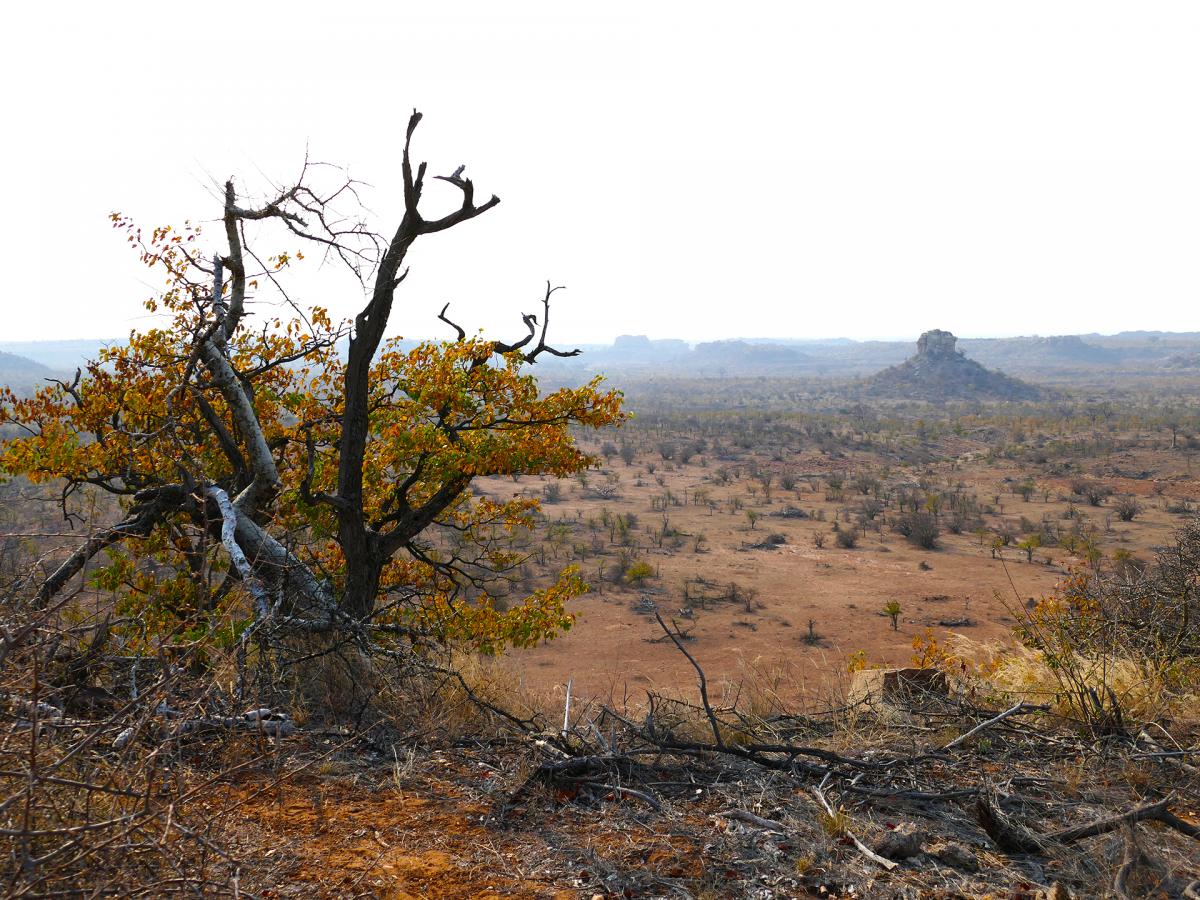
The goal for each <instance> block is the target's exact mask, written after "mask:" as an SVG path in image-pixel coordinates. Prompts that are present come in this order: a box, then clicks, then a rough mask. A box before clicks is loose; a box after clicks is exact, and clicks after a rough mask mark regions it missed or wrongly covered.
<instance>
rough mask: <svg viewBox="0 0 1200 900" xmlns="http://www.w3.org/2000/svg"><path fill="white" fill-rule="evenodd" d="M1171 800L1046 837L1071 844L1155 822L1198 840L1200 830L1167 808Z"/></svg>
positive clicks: (1147, 805) (1137, 808) (1146, 805)
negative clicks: (1135, 825) (1143, 823)
mask: <svg viewBox="0 0 1200 900" xmlns="http://www.w3.org/2000/svg"><path fill="white" fill-rule="evenodd" d="M1171 799H1172V798H1171V796H1170V795H1168V796H1166V797H1163V799H1161V800H1159V801H1157V802H1155V803H1146V804H1143V805H1142V806H1135V807H1134V808H1133V809H1131V810H1128V811H1127V812H1123V813H1121V814H1120V815H1116V816H1109V817H1108V818H1104V819H1097V820H1096V821H1095V822H1089V823H1088V824H1087V825H1076V826H1074V827H1073V828H1064V829H1062V830H1061V831H1055V832H1053V833H1051V834H1048V835H1046V837H1047V839H1049V840H1052V841H1058V842H1059V843H1060V844H1071V843H1074V842H1075V841H1078V840H1082V839H1083V838H1086V837H1095V836H1096V835H1098V834H1106V833H1107V832H1109V831H1115V830H1116V829H1118V828H1120V827H1121V826H1122V825H1125V824H1130V825H1132V824H1133V823H1134V822H1144V821H1156V822H1161V823H1162V824H1164V825H1166V826H1168V827H1170V828H1174V829H1175V830H1176V831H1178V832H1179V833H1180V834H1186V835H1187V836H1188V837H1192V838H1196V839H1197V840H1200V828H1198V827H1196V826H1195V825H1192V824H1190V823H1188V822H1185V821H1184V820H1183V819H1181V818H1179V817H1178V816H1176V815H1175V814H1174V813H1172V812H1171V810H1170V809H1169V808H1168V807H1169V806H1170V803H1171Z"/></svg>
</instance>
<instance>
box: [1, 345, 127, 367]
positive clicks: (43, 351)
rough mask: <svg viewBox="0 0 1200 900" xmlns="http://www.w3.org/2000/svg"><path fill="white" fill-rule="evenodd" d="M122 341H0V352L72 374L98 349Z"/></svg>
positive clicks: (92, 357)
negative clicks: (17, 355) (22, 357)
mask: <svg viewBox="0 0 1200 900" xmlns="http://www.w3.org/2000/svg"><path fill="white" fill-rule="evenodd" d="M122 343H124V341H118V340H101V339H99V338H87V339H84V340H70V341H0V352H5V353H16V354H19V355H20V356H24V357H25V358H27V359H30V360H33V361H34V362H38V363H41V364H42V365H43V366H49V367H50V368H51V369H54V370H55V371H58V372H74V371H75V369H76V368H78V367H79V366H82V365H83V364H84V363H86V362H87V361H88V360H92V359H95V358H96V357H97V356H98V355H99V353H100V348H102V347H107V346H109V345H110V344H122Z"/></svg>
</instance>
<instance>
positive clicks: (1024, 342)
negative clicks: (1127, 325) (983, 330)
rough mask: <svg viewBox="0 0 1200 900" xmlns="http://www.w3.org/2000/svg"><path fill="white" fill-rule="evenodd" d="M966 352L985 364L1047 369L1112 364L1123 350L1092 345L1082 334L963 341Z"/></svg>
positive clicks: (1117, 359) (1118, 358)
mask: <svg viewBox="0 0 1200 900" xmlns="http://www.w3.org/2000/svg"><path fill="white" fill-rule="evenodd" d="M962 345H963V350H964V351H969V352H970V354H971V356H972V357H973V358H975V359H977V360H979V361H980V362H981V363H984V364H986V365H990V366H1003V367H1005V368H1008V367H1013V368H1021V369H1044V368H1060V367H1061V368H1070V367H1075V366H1081V365H1082V366H1090V365H1097V366H1099V365H1110V364H1112V363H1114V362H1117V361H1119V360H1120V359H1121V353H1120V351H1118V350H1116V349H1114V348H1112V347H1101V346H1098V345H1096V344H1092V343H1089V342H1087V341H1085V340H1084V339H1083V338H1081V337H1080V336H1079V335H1075V334H1066V335H1056V336H1053V337H1021V338H995V339H990V338H989V339H976V340H964V341H962Z"/></svg>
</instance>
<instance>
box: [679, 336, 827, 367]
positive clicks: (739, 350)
mask: <svg viewBox="0 0 1200 900" xmlns="http://www.w3.org/2000/svg"><path fill="white" fill-rule="evenodd" d="M809 359H810V357H809V356H808V355H806V354H804V353H801V352H800V351H799V350H794V349H792V348H791V347H786V346H784V345H783V344H752V343H749V342H748V341H710V342H708V343H705V344H697V345H696V347H695V349H694V350H693V351H692V356H691V358H690V359H689V360H688V362H689V363H690V364H691V365H694V366H700V367H703V368H706V369H707V368H712V367H716V368H719V369H724V370H726V371H728V372H758V371H762V370H765V369H777V368H781V367H795V366H799V365H800V364H802V363H805V362H807V361H808V360H809Z"/></svg>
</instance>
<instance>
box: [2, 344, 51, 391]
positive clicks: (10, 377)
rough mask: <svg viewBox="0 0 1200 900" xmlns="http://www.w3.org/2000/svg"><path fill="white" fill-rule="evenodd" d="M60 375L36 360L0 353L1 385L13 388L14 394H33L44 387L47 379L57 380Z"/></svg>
mask: <svg viewBox="0 0 1200 900" xmlns="http://www.w3.org/2000/svg"><path fill="white" fill-rule="evenodd" d="M59 374H60V373H59V371H58V370H56V369H52V368H50V367H49V366H44V365H42V364H41V363H39V362H37V361H36V360H32V359H29V358H28V357H25V356H17V355H16V354H15V353H5V352H3V351H0V384H2V385H5V386H6V387H9V388H12V390H13V392H14V393H17V394H28V393H32V392H33V391H34V390H35V389H36V388H39V387H42V386H44V385H45V384H46V379H47V378H57V377H59Z"/></svg>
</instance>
